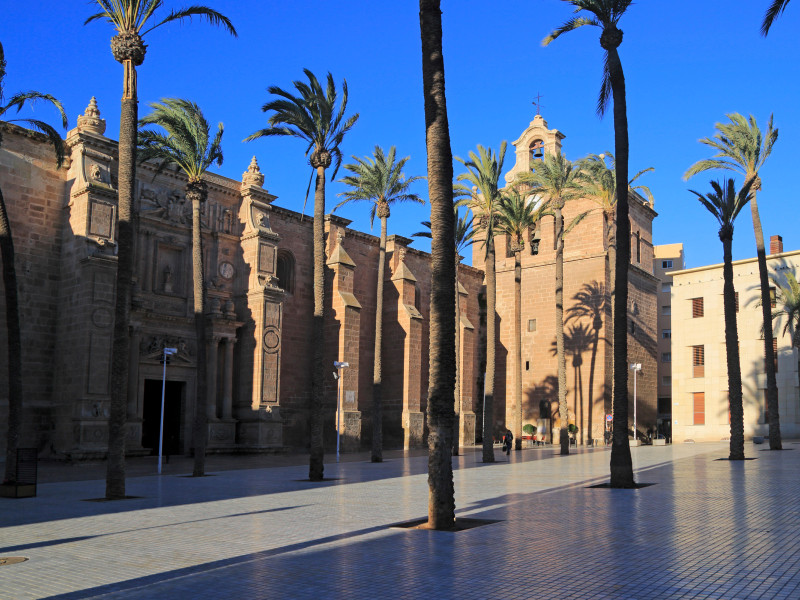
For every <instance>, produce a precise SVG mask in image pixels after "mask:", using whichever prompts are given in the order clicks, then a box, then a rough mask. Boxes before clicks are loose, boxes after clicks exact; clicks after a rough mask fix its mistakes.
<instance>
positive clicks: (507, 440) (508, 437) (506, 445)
mask: <svg viewBox="0 0 800 600" xmlns="http://www.w3.org/2000/svg"><path fill="white" fill-rule="evenodd" d="M513 443H514V434H513V433H511V430H510V429H506V434H505V435H504V436H503V450H504V451H505V453H506V455H509V454H511V446H512V444H513Z"/></svg>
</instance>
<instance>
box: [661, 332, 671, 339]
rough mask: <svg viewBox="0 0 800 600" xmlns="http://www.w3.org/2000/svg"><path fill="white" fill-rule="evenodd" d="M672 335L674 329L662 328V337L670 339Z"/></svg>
mask: <svg viewBox="0 0 800 600" xmlns="http://www.w3.org/2000/svg"><path fill="white" fill-rule="evenodd" d="M671 337H672V330H671V329H662V330H661V339H662V340H668V339H670V338H671Z"/></svg>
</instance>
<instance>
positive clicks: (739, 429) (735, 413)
mask: <svg viewBox="0 0 800 600" xmlns="http://www.w3.org/2000/svg"><path fill="white" fill-rule="evenodd" d="M720 238H721V239H722V248H723V254H724V266H723V269H722V275H723V279H724V283H723V288H722V300H723V304H724V308H725V355H726V358H727V361H728V402H729V403H730V411H731V448H730V455H729V456H728V458H729V460H744V408H743V406H742V369H741V365H740V363H739V332H738V330H737V326H736V292H735V291H734V288H733V258H732V255H731V245H732V242H733V228H732V227H731V231H730V234H729V235H725V236H724V237H723V232H722V230H720Z"/></svg>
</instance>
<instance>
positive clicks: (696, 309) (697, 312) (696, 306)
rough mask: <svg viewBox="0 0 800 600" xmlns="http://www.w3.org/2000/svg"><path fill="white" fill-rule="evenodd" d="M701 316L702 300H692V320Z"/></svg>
mask: <svg viewBox="0 0 800 600" xmlns="http://www.w3.org/2000/svg"><path fill="white" fill-rule="evenodd" d="M702 316H703V299H702V298H692V318H693V319H699V318H701V317H702Z"/></svg>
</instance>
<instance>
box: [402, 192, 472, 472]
mask: <svg viewBox="0 0 800 600" xmlns="http://www.w3.org/2000/svg"><path fill="white" fill-rule="evenodd" d="M458 193H459V192H458V191H457V190H456V189H455V188H454V189H453V195H454V196H456V195H458ZM453 218H454V219H455V223H456V226H455V240H454V241H455V245H456V293H455V300H456V312H455V318H456V345H455V348H456V387H455V392H454V394H453V396H454V403H453V404H454V406H455V413H456V414H455V421H454V422H453V456H458V453H459V444H460V442H461V439H460V435H461V429H460V426H459V423H460V419H461V365H460V361H461V355H460V352H461V304H460V303H461V300H460V297H459V293H458V265H459V264H461V253H462V252H463V251H464V250H465V249H466V248H467V247H469V246H471V245H472V244H473V242H474V239H473V238H474V236H475V230H474V229H473V228H472V215H471V214H470V211H469V209H468V210H466V211H465V212H464V214H463V215H461V214H459V205H458V203H457V202H456V203H455V204H454V205H453ZM422 225H424V226H425V227H427V228H428V231H418V232H417V233H412V234H411V235H412V237H425V238H430V237H431V222H430V221H423V222H422Z"/></svg>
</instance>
